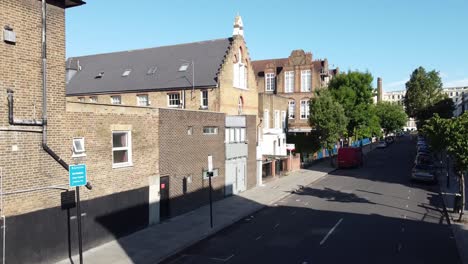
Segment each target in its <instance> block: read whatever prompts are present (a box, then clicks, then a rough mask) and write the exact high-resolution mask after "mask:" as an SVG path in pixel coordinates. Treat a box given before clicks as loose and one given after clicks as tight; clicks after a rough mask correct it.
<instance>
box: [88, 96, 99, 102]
mask: <svg viewBox="0 0 468 264" xmlns="http://www.w3.org/2000/svg"><path fill="white" fill-rule="evenodd" d="M89 102H90V103H97V102H98V97H97V96H90V97H89Z"/></svg>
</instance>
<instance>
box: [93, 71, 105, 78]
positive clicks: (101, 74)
mask: <svg viewBox="0 0 468 264" xmlns="http://www.w3.org/2000/svg"><path fill="white" fill-rule="evenodd" d="M102 76H104V72H103V71H102V72H99V73H98V75H96V76H94V79H101V78H102Z"/></svg>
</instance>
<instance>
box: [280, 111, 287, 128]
mask: <svg viewBox="0 0 468 264" xmlns="http://www.w3.org/2000/svg"><path fill="white" fill-rule="evenodd" d="M286 122H287V121H286V111H281V128H282V129H285V128H286Z"/></svg>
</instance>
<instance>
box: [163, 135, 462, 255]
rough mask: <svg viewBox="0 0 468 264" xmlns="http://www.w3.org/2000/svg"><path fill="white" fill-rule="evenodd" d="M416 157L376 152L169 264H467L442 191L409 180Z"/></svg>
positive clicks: (409, 148)
mask: <svg viewBox="0 0 468 264" xmlns="http://www.w3.org/2000/svg"><path fill="white" fill-rule="evenodd" d="M415 154H416V153H415V147H414V144H413V143H412V142H411V141H410V140H409V139H401V140H399V141H398V142H396V143H394V144H392V145H390V146H389V147H387V148H385V149H377V150H375V151H372V152H371V153H368V155H367V157H366V161H365V165H364V166H363V167H360V168H356V169H348V170H335V171H333V172H331V173H329V174H328V175H327V176H325V177H322V178H320V180H317V181H314V182H313V183H311V184H308V185H304V186H303V187H302V188H300V189H299V190H297V191H295V192H293V193H291V195H288V196H285V197H284V198H283V199H281V200H279V201H276V202H274V203H273V204H272V205H270V206H267V207H264V208H263V209H262V210H260V211H257V212H256V213H253V214H252V215H251V216H249V217H245V218H243V219H242V220H240V221H238V222H236V223H235V224H233V225H231V226H229V227H228V228H225V229H223V230H222V231H220V232H218V233H216V234H214V235H212V236H210V237H208V238H206V239H204V240H202V241H201V242H199V243H196V244H195V245H193V246H191V247H189V248H187V249H185V250H183V251H182V252H180V253H179V254H177V255H176V256H173V257H172V258H170V259H167V260H166V261H165V262H163V263H167V264H188V263H190V264H196V263H200V264H202V263H203V264H210V263H212V264H215V263H303V264H309V263H314V264H319V263H327V264H328V263H392V264H393V263H411V264H415V263H424V264H426V263H429V264H430V263H434V264H439V263H450V264H455V263H461V261H460V257H459V254H458V250H457V246H456V243H455V239H454V237H453V234H452V230H451V227H450V224H449V219H447V215H446V213H445V212H444V210H443V201H442V197H441V195H440V193H439V188H438V186H437V185H428V184H423V183H417V182H412V181H411V180H410V174H411V169H412V165H413V162H414V157H415Z"/></svg>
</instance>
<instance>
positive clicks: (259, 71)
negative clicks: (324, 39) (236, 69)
mask: <svg viewBox="0 0 468 264" xmlns="http://www.w3.org/2000/svg"><path fill="white" fill-rule="evenodd" d="M252 65H253V68H254V71H255V76H256V77H257V86H258V92H259V93H265V94H276V95H280V96H282V97H286V98H288V99H289V101H288V109H287V118H288V129H287V132H288V133H308V132H310V131H311V130H312V128H311V127H310V125H309V122H308V121H309V101H310V99H311V98H312V97H313V96H314V92H315V91H316V90H317V89H319V88H322V87H327V86H328V83H329V82H330V80H331V79H332V78H333V76H335V75H336V74H337V73H339V69H338V68H336V69H329V65H328V60H327V59H324V60H313V58H312V53H310V52H304V51H303V50H294V51H292V52H291V55H290V56H289V57H288V58H281V59H269V60H259V61H253V62H252Z"/></svg>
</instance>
